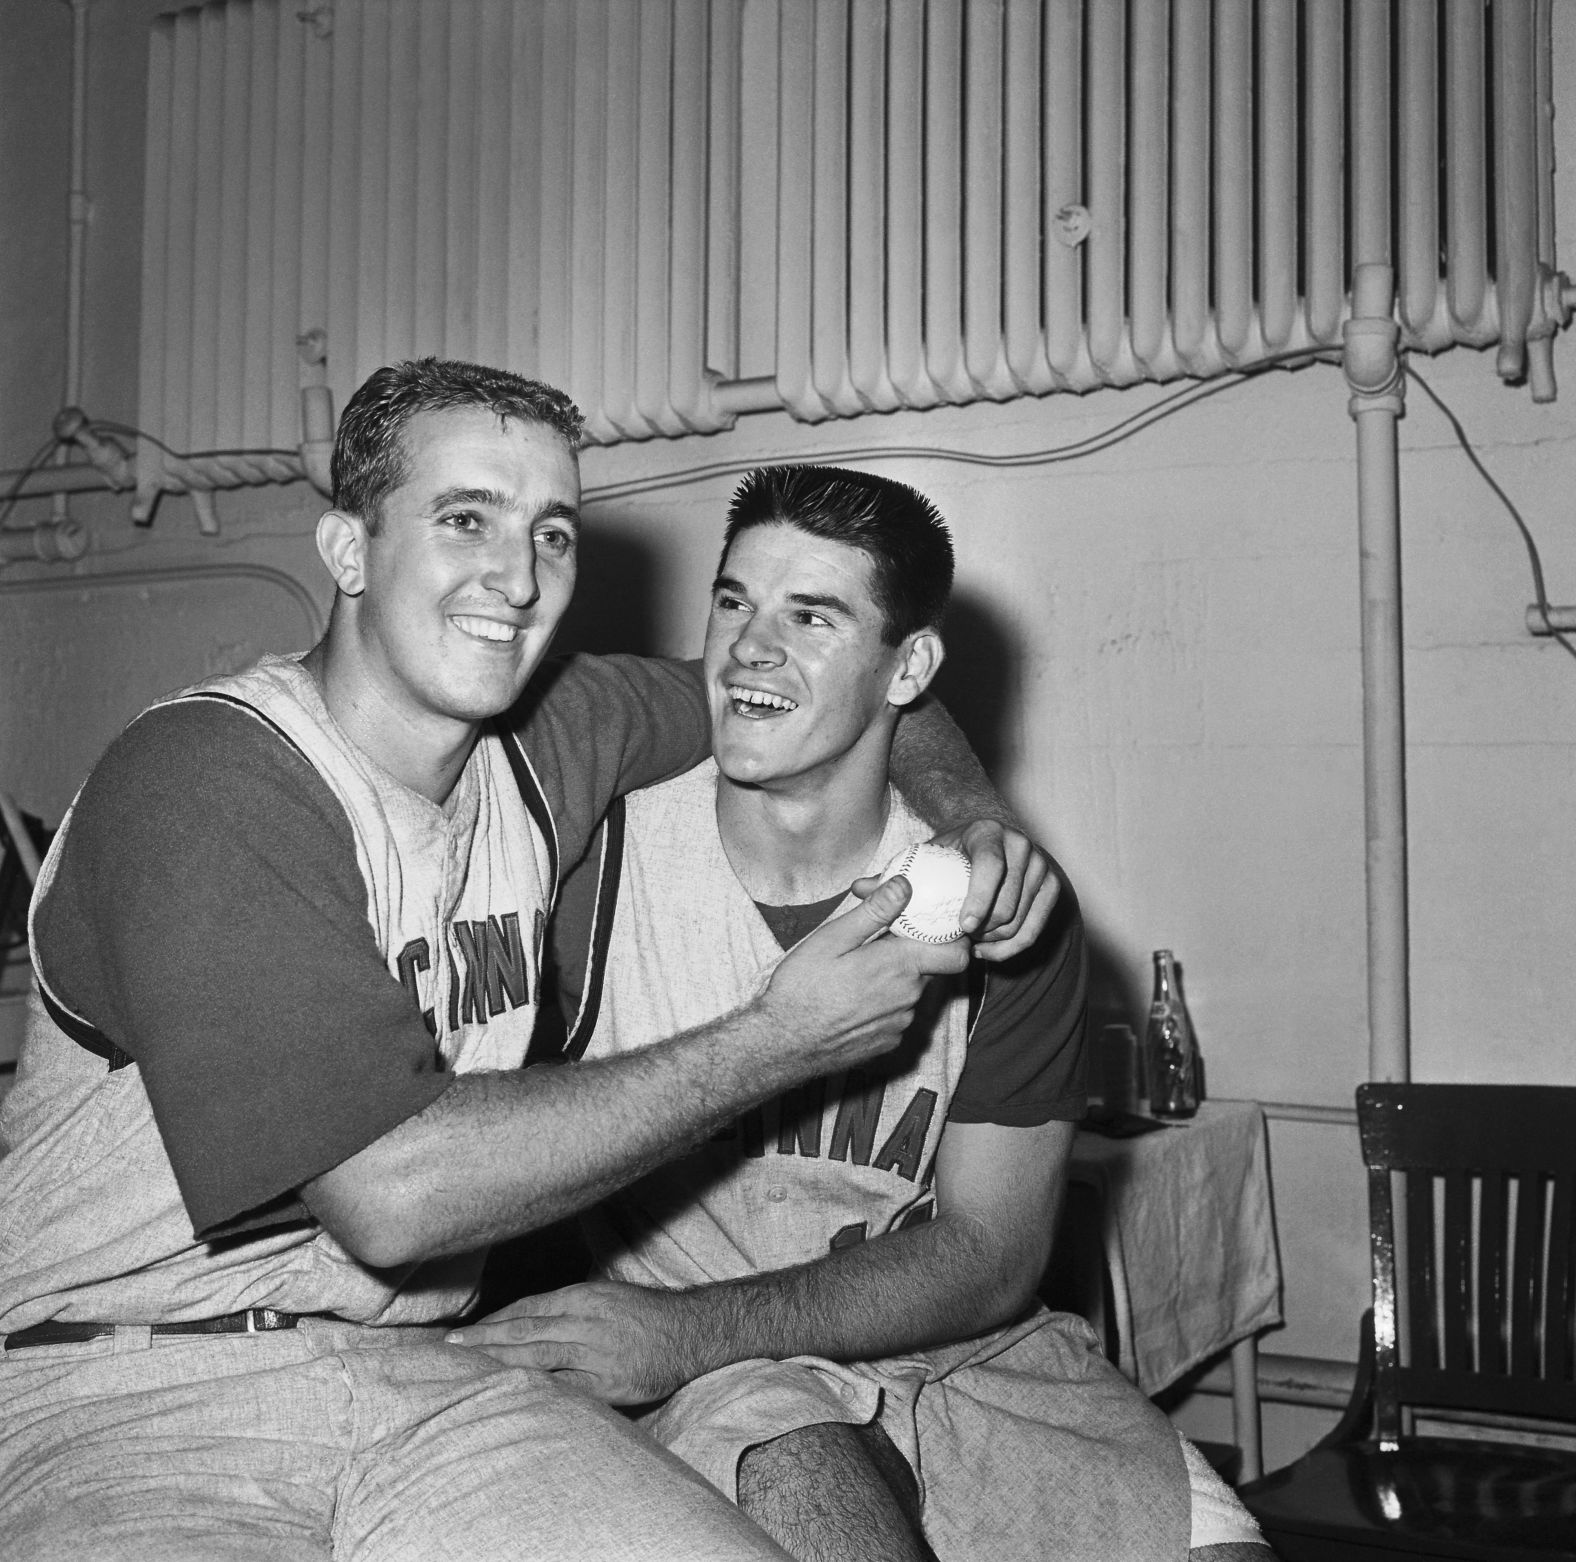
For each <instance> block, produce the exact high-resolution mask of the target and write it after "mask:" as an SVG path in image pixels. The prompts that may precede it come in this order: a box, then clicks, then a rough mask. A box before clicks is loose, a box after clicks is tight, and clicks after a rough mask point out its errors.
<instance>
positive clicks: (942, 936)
mask: <svg viewBox="0 0 1576 1562" xmlns="http://www.w3.org/2000/svg"><path fill="white" fill-rule="evenodd" d="M897 874H902V875H903V877H904V878H905V879H907V880H908V885H909V891H910V894H909V900H908V904H907V905H906V906H905V907H904V908H903V909H902V910H901V911H900V912H899V913H898V914H897V917H896V919H895V920H894V921H893V923H892V931H893V932H894V933H896V934H898V935H899V936H900V937H902V938H912V939H915V940H917V941H918V942H920V943H924V944H949V943H951V942H952V940H953V939H955V938H961V937H962V936H963V925H962V918H963V902H964V901H965V900H966V899H967V898H968V893H969V859H968V858H967V857H966V856H964V854H963V853H962V852H961V851H959V850H958V849H957V847H955V846H938V845H937V844H936V843H935V842H934V841H921V842H919V843H918V844H917V845H914V846H908V847H905V848H904V849H903V850H902V851H900V852H899V853H898V854H897V856H895V857H894V858H893V859H892V860H891V861H890V862H889V863H888V864H887V865H886V867H884V868H883V869H882V870H881V879H882V882H883V883H884V882H885V881H886V880H887V879H890V878H893V877H894V876H896V875H897Z"/></svg>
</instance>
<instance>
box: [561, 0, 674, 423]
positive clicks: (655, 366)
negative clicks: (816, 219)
mask: <svg viewBox="0 0 1576 1562" xmlns="http://www.w3.org/2000/svg"><path fill="white" fill-rule="evenodd" d="M576 9H577V10H579V9H580V7H578V6H577V7H576ZM635 17H636V21H637V24H638V26H639V28H640V51H639V59H638V84H639V85H638V91H639V107H638V110H637V118H636V124H637V126H638V134H637V139H636V145H635V152H636V159H637V160H636V175H635V180H636V190H637V196H636V206H637V210H636V214H635V234H636V238H635V244H636V257H635V274H636V284H635V408H636V411H638V412H639V413H640V415H641V419H642V421H643V422H644V423H645V425H646V427H647V428H649V429H651V430H652V432H654V433H662V434H682V433H683V432H684V425H683V424H682V423H681V422H680V421H679V418H678V415H677V414H676V413H675V412H674V410H673V407H672V404H671V403H670V402H669V400H668V376H669V370H668V343H669V335H668V331H669V320H670V310H671V308H672V297H673V285H672V271H671V262H672V250H671V249H670V247H669V229H670V226H671V223H672V218H673V182H672V181H673V65H672V61H673V24H674V18H673V13H672V9H671V8H670V7H669V6H666V5H641V6H637V7H636V8H635Z"/></svg>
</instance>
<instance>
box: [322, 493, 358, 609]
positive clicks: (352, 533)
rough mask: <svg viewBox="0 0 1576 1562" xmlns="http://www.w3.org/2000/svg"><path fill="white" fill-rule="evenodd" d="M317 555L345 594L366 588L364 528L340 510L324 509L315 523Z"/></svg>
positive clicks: (351, 593)
mask: <svg viewBox="0 0 1576 1562" xmlns="http://www.w3.org/2000/svg"><path fill="white" fill-rule="evenodd" d="M317 551H318V556H319V557H320V558H321V559H322V561H323V563H324V565H325V566H327V569H328V573H329V574H330V575H332V576H333V577H334V584H335V585H336V586H338V587H339V589H340V590H341V591H342V592H344V594H345V595H346V596H347V597H359V596H360V595H361V593H362V592H363V591H364V590H366V584H367V581H366V567H367V528H366V524H365V522H363V521H362V520H360V519H359V518H358V517H357V516H354V515H346V514H345V512H344V511H343V510H325V511H324V513H323V515H322V516H321V517H320V518H319V520H318V523H317Z"/></svg>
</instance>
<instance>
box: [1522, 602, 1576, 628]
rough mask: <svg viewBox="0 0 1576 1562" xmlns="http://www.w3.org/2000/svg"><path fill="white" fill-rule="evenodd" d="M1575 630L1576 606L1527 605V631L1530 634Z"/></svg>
mask: <svg viewBox="0 0 1576 1562" xmlns="http://www.w3.org/2000/svg"><path fill="white" fill-rule="evenodd" d="M1573 631H1576V607H1553V606H1549V607H1546V608H1545V607H1539V606H1538V604H1537V603H1536V602H1533V603H1530V604H1529V605H1528V607H1527V633H1528V634H1530V635H1552V634H1562V635H1564V634H1570V633H1572V632H1573Z"/></svg>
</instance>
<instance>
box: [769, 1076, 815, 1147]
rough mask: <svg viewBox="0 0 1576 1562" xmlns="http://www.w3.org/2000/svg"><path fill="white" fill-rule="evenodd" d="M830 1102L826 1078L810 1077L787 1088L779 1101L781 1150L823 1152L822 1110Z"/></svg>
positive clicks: (778, 1145)
mask: <svg viewBox="0 0 1576 1562" xmlns="http://www.w3.org/2000/svg"><path fill="white" fill-rule="evenodd" d="M825 1105H826V1082H825V1081H824V1080H820V1079H812V1080H808V1081H807V1082H806V1083H805V1084H802V1085H799V1086H798V1087H797V1088H795V1089H793V1090H789V1091H786V1092H785V1093H784V1094H783V1095H781V1096H780V1097H778V1101H777V1153H778V1154H779V1155H792V1154H793V1153H794V1151H795V1150H797V1151H798V1152H799V1154H800V1155H819V1154H820V1153H821V1112H822V1110H823V1108H824V1107H825Z"/></svg>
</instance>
